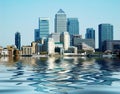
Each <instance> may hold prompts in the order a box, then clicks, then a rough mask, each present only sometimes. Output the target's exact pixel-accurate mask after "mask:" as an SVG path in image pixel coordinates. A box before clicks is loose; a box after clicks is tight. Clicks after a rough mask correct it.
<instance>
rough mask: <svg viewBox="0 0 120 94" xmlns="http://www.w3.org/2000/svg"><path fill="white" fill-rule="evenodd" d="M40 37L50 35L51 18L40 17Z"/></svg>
mask: <svg viewBox="0 0 120 94" xmlns="http://www.w3.org/2000/svg"><path fill="white" fill-rule="evenodd" d="M39 30H40V32H39V33H40V38H47V37H48V35H49V18H42V17H40V18H39Z"/></svg>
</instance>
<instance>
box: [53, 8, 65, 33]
mask: <svg viewBox="0 0 120 94" xmlns="http://www.w3.org/2000/svg"><path fill="white" fill-rule="evenodd" d="M66 31H67V18H66V14H65V12H64V11H63V10H62V9H60V10H59V11H58V12H57V13H56V14H55V32H56V33H62V32H66Z"/></svg>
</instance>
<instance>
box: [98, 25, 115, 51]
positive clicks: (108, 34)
mask: <svg viewBox="0 0 120 94" xmlns="http://www.w3.org/2000/svg"><path fill="white" fill-rule="evenodd" d="M98 30H99V35H98V36H99V49H100V51H103V49H104V45H103V43H104V41H106V40H113V25H111V24H100V25H99V26H98Z"/></svg>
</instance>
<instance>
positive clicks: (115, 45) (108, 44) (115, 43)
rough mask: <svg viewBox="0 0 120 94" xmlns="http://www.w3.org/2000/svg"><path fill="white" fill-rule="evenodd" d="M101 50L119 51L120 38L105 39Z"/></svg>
mask: <svg viewBox="0 0 120 94" xmlns="http://www.w3.org/2000/svg"><path fill="white" fill-rule="evenodd" d="M103 47H104V49H103V51H111V52H114V51H120V40H107V41H104V43H103Z"/></svg>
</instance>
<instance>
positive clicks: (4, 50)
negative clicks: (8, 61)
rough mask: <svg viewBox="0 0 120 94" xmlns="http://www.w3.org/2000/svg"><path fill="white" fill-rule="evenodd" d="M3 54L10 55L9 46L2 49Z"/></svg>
mask: <svg viewBox="0 0 120 94" xmlns="http://www.w3.org/2000/svg"><path fill="white" fill-rule="evenodd" d="M1 55H2V56H8V55H9V51H8V49H7V48H4V49H3V50H2V52H1Z"/></svg>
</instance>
